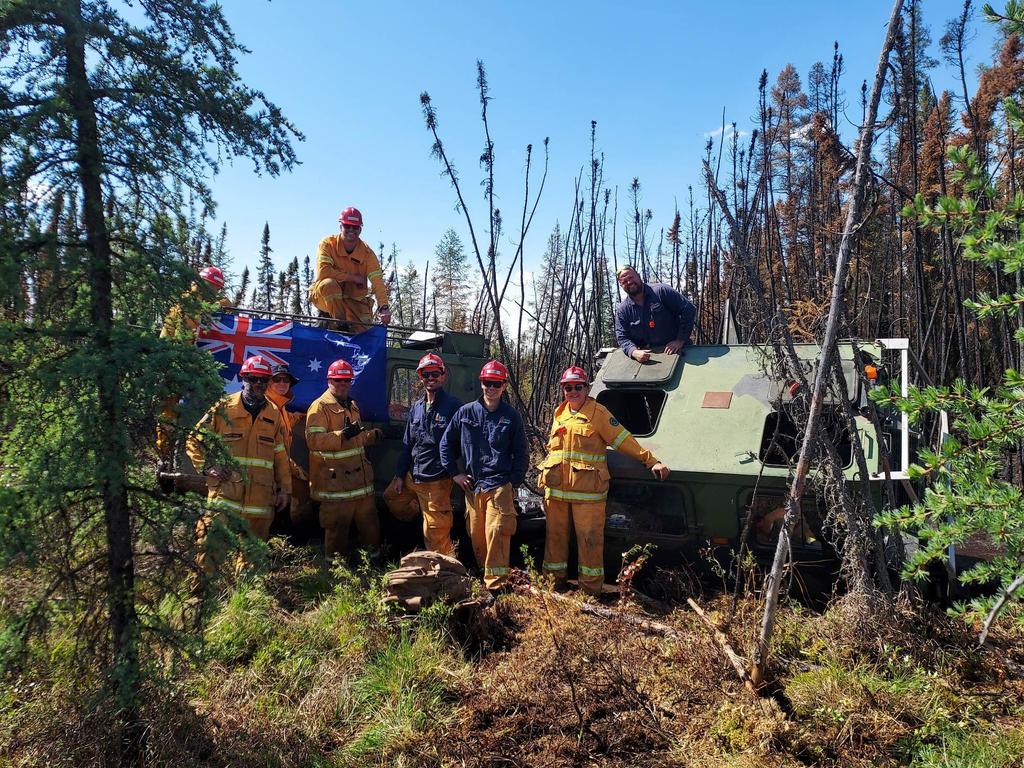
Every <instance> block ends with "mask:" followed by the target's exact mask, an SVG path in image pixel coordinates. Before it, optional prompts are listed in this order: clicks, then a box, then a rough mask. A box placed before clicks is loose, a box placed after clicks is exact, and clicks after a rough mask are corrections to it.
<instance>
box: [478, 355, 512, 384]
mask: <svg viewBox="0 0 1024 768" xmlns="http://www.w3.org/2000/svg"><path fill="white" fill-rule="evenodd" d="M480 381H508V368H506V367H505V365H504V363H499V362H498V361H497V360H488V361H487V362H486V363H484V367H483V368H481V369H480Z"/></svg>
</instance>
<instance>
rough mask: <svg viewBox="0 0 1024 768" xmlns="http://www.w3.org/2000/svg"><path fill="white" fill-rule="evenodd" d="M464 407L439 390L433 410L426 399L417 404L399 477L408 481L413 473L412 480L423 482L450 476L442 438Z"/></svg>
mask: <svg viewBox="0 0 1024 768" xmlns="http://www.w3.org/2000/svg"><path fill="white" fill-rule="evenodd" d="M461 405H462V401H461V400H459V399H458V398H456V397H453V396H452V395H449V394H448V393H447V392H445V391H444V390H443V389H439V390H437V392H436V393H435V395H434V402H433V403H432V404H431V406H430V408H429V409H428V408H427V399H426V397H422V398H420V399H419V400H417V401H416V402H415V403H413V406H412V408H411V409H410V411H409V420H408V421H407V422H406V424H405V435H404V436H403V438H402V452H401V453H400V454H399V456H398V464H397V466H396V467H395V476H396V477H402V478H404V477H405V473H406V472H409V471H411V472H412V479H413V480H415V481H416V482H417V483H421V482H424V481H427V480H437V479H438V478H439V477H442V476H444V475H445V474H446V473H445V471H444V466H443V465H442V464H441V437H442V436H443V435H444V431H445V430H446V429H447V428H448V425H449V424H450V423H451V420H452V417H453V416H454V415H455V412H456V411H457V410H459V407H460V406H461Z"/></svg>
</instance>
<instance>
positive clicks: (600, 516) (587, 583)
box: [544, 499, 605, 595]
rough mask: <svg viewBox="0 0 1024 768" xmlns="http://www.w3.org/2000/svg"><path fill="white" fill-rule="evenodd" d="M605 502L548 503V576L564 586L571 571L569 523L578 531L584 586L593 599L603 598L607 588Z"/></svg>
mask: <svg viewBox="0 0 1024 768" xmlns="http://www.w3.org/2000/svg"><path fill="white" fill-rule="evenodd" d="M604 510H605V503H604V502H603V501H598V502H588V503H586V504H580V503H577V502H569V501H562V500H560V499H544V512H545V515H546V516H547V533H546V535H545V538H544V573H546V574H551V575H552V576H554V577H555V583H556V584H558V585H561V584H564V583H565V581H566V579H567V577H568V574H567V571H568V569H569V562H568V561H569V522H570V520H571V521H572V525H573V527H574V528H575V530H576V548H577V553H578V556H579V572H580V586H581V587H582V588H583V590H584V591H585V592H586V593H587V594H589V595H600V594H601V590H602V588H603V586H604Z"/></svg>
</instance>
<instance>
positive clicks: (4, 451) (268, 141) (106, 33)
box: [0, 0, 298, 765]
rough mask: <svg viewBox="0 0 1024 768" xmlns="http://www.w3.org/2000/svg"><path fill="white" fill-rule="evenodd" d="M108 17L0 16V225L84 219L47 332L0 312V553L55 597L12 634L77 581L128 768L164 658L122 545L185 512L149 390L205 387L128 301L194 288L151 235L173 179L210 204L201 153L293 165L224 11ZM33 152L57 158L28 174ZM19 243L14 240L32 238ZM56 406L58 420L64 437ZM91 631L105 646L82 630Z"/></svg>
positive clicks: (160, 628)
mask: <svg viewBox="0 0 1024 768" xmlns="http://www.w3.org/2000/svg"><path fill="white" fill-rule="evenodd" d="M122 9H123V4H121V3H116V4H115V3H111V2H109V0H90V2H83V1H82V0H35V1H34V2H32V3H4V4H3V11H2V14H0V17H2V25H0V26H2V28H3V44H2V45H0V67H2V71H4V73H5V78H4V80H3V82H2V83H0V136H2V137H3V144H4V151H3V152H2V153H0V164H2V168H0V179H3V180H4V182H3V185H2V190H4V191H0V205H2V206H3V208H4V215H3V216H2V217H0V219H4V220H7V221H10V220H12V216H13V215H19V214H22V213H27V214H29V216H30V217H31V218H34V219H36V220H38V219H39V218H40V213H41V212H40V211H37V210H27V211H26V210H25V207H26V206H34V205H35V204H34V203H32V202H26V201H24V200H22V201H21V202H18V201H16V200H14V196H13V195H10V194H8V192H7V191H17V190H24V189H28V188H29V187H30V186H31V187H33V188H36V189H48V190H53V191H54V192H56V193H63V194H65V195H66V196H68V198H69V199H70V194H71V192H72V190H75V189H77V190H78V191H79V192H80V195H81V197H80V198H79V199H80V204H81V219H80V220H73V219H75V217H77V210H76V209H77V206H76V207H75V208H72V209H71V210H76V213H75V217H72V216H68V217H67V223H66V224H65V227H66V228H67V229H68V235H69V236H68V237H67V238H66V239H64V240H63V246H62V248H63V252H62V258H63V260H64V267H65V268H66V271H67V274H68V277H69V280H71V281H73V282H72V283H71V284H72V285H75V286H77V287H76V291H77V292H78V296H77V298H76V301H75V302H74V303H72V304H69V305H68V307H67V309H66V311H65V312H63V313H62V314H61V315H60V316H59V317H58V318H55V320H54V321H50V320H48V319H44V318H42V317H39V318H33V319H32V321H31V323H29V322H28V318H24V319H20V321H14V322H11V321H0V350H2V352H0V355H2V357H3V358H4V359H3V361H2V367H3V369H4V371H5V380H4V382H3V395H2V396H0V424H4V425H5V429H8V428H9V430H10V431H9V432H8V433H7V434H5V435H4V439H3V441H0V464H3V465H5V466H7V467H10V468H11V471H12V473H13V476H16V477H17V478H18V482H17V484H16V485H14V486H11V485H10V484H7V483H5V484H3V488H2V492H0V556H2V557H4V558H6V557H8V556H9V555H10V554H11V553H13V552H17V551H21V552H32V553H33V556H32V557H31V564H30V567H31V568H33V569H34V570H35V571H36V574H35V576H34V577H33V578H31V579H28V580H26V581H25V584H26V585H28V584H38V585H40V589H41V590H45V589H49V590H50V591H48V592H45V593H44V592H43V591H41V592H40V594H39V595H28V596H26V597H27V600H26V601H25V602H23V603H18V604H17V605H15V604H13V603H12V604H11V607H8V608H7V609H6V610H8V611H10V610H14V611H18V610H25V611H32V612H33V613H32V614H31V615H32V616H33V620H32V621H28V620H27V618H26V620H25V621H24V622H23V623H21V624H15V625H12V626H17V627H19V630H18V631H25V630H27V629H30V628H32V627H38V626H41V625H45V623H46V621H47V616H48V614H50V613H52V612H53V611H54V610H55V608H57V605H58V601H54V600H52V599H51V598H52V595H53V594H54V591H53V590H54V589H58V590H59V589H61V588H64V589H71V588H73V589H74V591H73V592H72V593H71V594H73V595H74V600H69V601H67V602H66V603H65V602H64V601H61V602H60V607H59V610H60V611H61V619H60V621H61V623H62V624H64V625H67V623H68V622H76V624H75V626H74V627H73V632H74V634H75V635H76V637H77V638H78V642H77V643H76V645H77V648H78V649H79V651H80V652H81V653H87V652H90V651H91V652H93V653H95V654H97V656H99V657H100V658H99V659H98V661H99V663H100V665H101V668H102V669H103V670H105V673H106V675H107V684H106V685H105V686H104V691H105V692H109V695H110V696H111V697H112V699H111V707H110V711H112V712H116V713H117V717H118V718H119V720H120V725H121V727H120V733H119V736H120V740H119V744H120V747H121V754H120V755H115V757H114V761H115V762H120V763H121V764H122V765H136V764H141V762H142V758H143V755H144V754H145V744H144V741H145V729H144V727H143V722H142V719H141V715H140V712H141V707H140V684H141V681H142V678H143V670H144V668H148V667H150V666H151V665H153V664H159V663H160V662H161V659H162V658H163V656H162V655H161V654H155V655H151V656H149V657H145V658H143V657H142V656H141V655H140V654H142V653H143V652H144V651H145V649H147V648H152V645H150V643H152V642H162V641H159V640H157V638H163V637H169V636H172V635H173V631H172V630H171V629H170V628H169V627H168V625H167V624H166V623H165V622H164V621H163V620H162V618H161V617H162V615H163V614H162V613H161V611H159V610H157V608H156V604H155V603H150V604H149V606H148V608H147V609H146V612H145V620H142V619H140V615H139V601H140V600H143V599H149V600H157V601H158V600H159V599H160V597H161V595H162V594H164V593H165V591H166V589H167V585H166V583H164V582H162V581H160V580H159V579H157V580H156V581H149V579H150V575H147V574H146V573H140V572H139V571H138V570H137V568H136V552H138V551H140V549H141V548H142V547H141V546H140V540H142V539H145V540H148V541H151V542H157V545H158V547H164V550H162V551H171V550H170V549H167V547H168V546H169V541H168V532H169V531H171V530H174V529H175V528H176V527H177V523H178V522H180V520H181V518H180V517H178V516H180V515H181V514H182V509H183V508H182V507H181V506H180V505H178V504H174V503H172V502H171V501H170V500H168V499H165V498H163V497H162V496H161V494H160V493H159V491H158V489H157V488H156V486H155V480H154V478H153V476H152V472H151V470H150V471H147V468H146V467H147V462H146V460H145V453H144V447H145V445H146V443H147V442H148V441H149V440H150V439H151V438H150V436H151V435H152V415H151V414H152V408H153V402H154V397H156V398H159V397H166V396H167V395H168V394H169V393H170V392H179V393H184V394H187V395H188V397H189V399H190V401H191V402H193V403H196V404H203V403H205V402H209V400H210V399H211V398H213V397H215V396H216V393H217V390H218V389H219V387H220V382H219V379H218V376H217V374H216V372H215V370H214V368H213V366H212V364H211V363H212V361H211V360H210V359H209V358H208V356H206V355H203V354H201V353H200V352H198V351H197V350H196V349H195V348H194V347H190V346H184V345H181V344H180V343H178V342H176V341H173V340H166V341H165V342H161V340H159V339H158V338H157V337H156V334H155V332H154V330H152V329H151V328H150V327H149V324H147V323H139V322H138V321H139V320H140V319H141V318H140V315H139V312H140V311H141V310H142V309H146V311H147V312H148V313H153V314H156V313H157V312H158V311H159V309H161V308H166V306H167V305H169V304H170V303H171V302H172V301H175V300H176V299H177V297H178V296H179V295H180V294H181V292H182V290H183V289H184V288H185V287H186V286H187V285H188V283H189V282H191V280H192V279H193V278H194V273H193V272H192V271H191V265H189V264H188V263H187V262H186V261H185V260H184V259H181V258H179V257H177V256H174V255H168V254H165V253H163V252H162V251H160V250H159V249H156V248H151V247H150V243H152V242H157V241H159V240H161V239H167V236H168V233H167V231H166V230H167V229H168V227H167V223H168V219H169V218H170V219H171V220H173V218H174V216H175V215H176V214H174V215H172V216H171V217H168V216H167V212H168V211H175V210H180V209H176V206H175V204H174V201H175V199H176V198H175V189H174V184H181V185H183V186H185V187H186V188H188V189H189V190H190V191H191V192H192V193H194V194H195V195H196V196H197V198H198V199H200V200H201V201H202V203H203V204H204V206H206V207H212V200H211V198H210V193H209V189H208V188H207V186H206V180H207V179H208V178H209V175H210V173H211V170H212V168H211V165H212V164H213V160H212V158H215V157H218V156H227V157H230V156H242V157H249V158H251V159H252V160H253V161H254V163H255V165H256V168H257V170H259V171H267V172H269V173H272V174H277V173H278V172H280V171H281V170H286V169H289V168H291V166H292V165H293V164H294V161H295V157H294V153H293V151H292V149H291V146H290V140H291V138H292V137H293V136H296V135H298V134H296V133H295V132H294V130H293V129H292V128H291V126H290V125H289V123H288V122H287V121H286V120H285V119H284V118H283V117H282V116H281V113H280V111H279V110H278V109H277V108H276V107H275V106H274V105H273V104H271V103H269V102H268V101H267V100H266V99H265V98H264V97H263V95H262V94H260V93H259V92H258V91H254V90H252V89H250V88H248V87H247V86H245V85H244V83H242V82H241V80H240V78H239V76H238V73H237V71H236V69H235V67H236V57H237V56H238V55H239V54H241V53H244V48H242V46H240V44H239V43H238V42H237V41H236V40H235V38H234V36H233V33H232V32H231V29H230V28H229V27H228V25H227V23H226V21H225V20H224V17H223V14H222V11H221V9H220V7H219V6H217V5H216V4H213V3H209V2H205V0H147V2H145V3H143V4H139V5H136V6H135V7H134V8H133V9H132V14H131V15H132V20H131V21H129V20H128V19H126V18H123V17H122V16H121V11H122ZM18 72H20V73H21V74H20V75H18V74H16V73H18ZM12 73H14V74H13V76H12ZM29 73H30V75H29ZM29 148H31V152H28V151H24V150H28V149H29ZM40 156H46V157H50V158H60V159H61V160H60V162H52V163H47V164H43V165H41V164H39V163H38V162H37V158H38V157H40ZM172 179H173V180H175V181H174V182H173V183H171V182H170V180H172ZM112 190H119V192H120V194H121V195H122V196H123V197H122V198H121V199H118V198H116V197H114V196H113V194H112ZM208 204H209V205H208ZM4 234H5V236H6V235H7V233H4ZM14 234H16V235H18V239H19V240H21V241H22V243H24V242H25V236H26V235H27V234H29V230H28V228H27V227H26V229H25V230H23V231H22V232H20V233H14ZM122 237H123V239H122ZM126 243H129V244H128V245H126ZM14 247H15V248H17V247H20V246H17V245H16V246H14ZM115 276H116V279H117V282H116V283H115ZM4 289H5V293H7V296H6V297H5V300H10V297H11V295H12V293H13V292H12V291H11V287H10V286H8V285H4ZM140 294H144V295H146V296H150V297H152V299H153V301H152V302H151V303H150V306H149V307H148V308H145V307H143V308H140V307H139V305H138V299H137V298H134V299H133V298H132V297H133V296H135V297H137V296H138V295H140ZM129 301H131V302H134V303H129V304H127V305H126V303H125V302H129ZM161 304H162V305H163V306H162V307H160V306H159V305H161ZM125 306H127V307H128V308H129V309H130V312H125V311H123V310H124V308H125ZM58 382H65V383H67V382H74V383H75V384H74V386H71V387H69V386H59V385H58ZM194 407H195V406H193V408H194ZM52 413H60V414H61V427H60V429H55V428H54V424H53V422H52V420H50V419H49V418H48V417H47V416H46V414H52ZM193 512H194V510H193ZM192 519H193V521H194V517H193V518H192ZM64 534H66V535H64ZM26 562H28V561H26ZM90 563H95V565H93V566H91V567H89V568H85V566H87V565H89V564H90ZM51 584H52V585H53V586H52V587H48V586H47V585H51ZM57 594H59V592H57ZM72 604H73V605H72ZM73 607H74V611H76V612H71V611H72V608H73ZM99 627H105V632H106V638H105V639H104V638H103V637H90V632H92V631H94V630H96V629H97V628H99ZM8 639H10V636H9V635H8V634H7V630H6V629H5V641H7V640H8ZM91 679H93V676H92V675H87V674H84V675H82V680H83V681H87V680H91ZM91 693H92V692H89V691H83V692H82V695H91Z"/></svg>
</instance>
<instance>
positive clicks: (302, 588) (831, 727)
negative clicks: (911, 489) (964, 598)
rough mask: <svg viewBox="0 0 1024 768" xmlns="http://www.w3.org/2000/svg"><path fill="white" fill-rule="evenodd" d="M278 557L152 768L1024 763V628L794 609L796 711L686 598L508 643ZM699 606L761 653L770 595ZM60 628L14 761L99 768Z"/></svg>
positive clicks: (10, 715) (513, 631)
mask: <svg viewBox="0 0 1024 768" xmlns="http://www.w3.org/2000/svg"><path fill="white" fill-rule="evenodd" d="M268 553H269V555H268V558H267V560H268V563H269V567H270V570H268V571H266V572H263V573H261V574H258V575H256V576H255V577H253V578H249V579H247V580H245V581H242V582H240V583H238V584H237V585H236V586H235V587H234V588H232V589H231V590H230V591H229V592H228V593H227V594H225V595H223V596H222V598H221V599H220V600H219V601H218V602H217V603H216V604H215V605H214V606H213V613H212V616H210V620H209V622H208V624H207V626H206V629H205V632H204V634H203V637H202V643H200V644H199V645H198V646H196V648H198V650H196V649H195V648H191V647H190V652H191V653H192V655H191V656H189V657H188V658H187V660H186V663H185V664H184V665H183V666H181V667H179V668H178V669H179V673H178V675H177V676H176V677H173V678H170V679H166V678H165V679H163V680H161V681H154V683H153V684H152V685H151V687H150V688H149V692H148V702H149V703H148V704H147V709H146V717H147V719H148V720H149V721H150V724H151V733H152V737H151V749H152V754H151V756H150V760H149V764H150V765H175V766H178V765H181V766H195V767H196V768H207V767H210V768H212V766H275V767H277V766H279V767H280V768H291V767H292V766H295V767H298V766H303V767H305V766H322V767H323V768H328V767H331V768H339V767H340V768H346V767H348V766H360V767H361V766H390V765H398V766H436V765H453V764H465V765H488V764H497V763H500V762H502V761H504V762H505V763H510V764H517V765H522V766H548V765H565V764H579V765H602V766H611V767H613V768H614V767H615V766H623V767H625V766H648V765H650V766H661V765H666V766H667V765H685V766H693V767H695V768H705V767H706V768H710V767H711V766H732V767H733V768H767V767H768V766H773V767H775V766H786V767H788V766H797V765H821V766H844V768H845V767H846V766H854V767H859V766H865V767H866V766H876V765H878V766H914V768H953V766H956V767H957V768H972V767H973V766H979V767H980V766H986V767H987V766H995V767H996V768H1002V766H1007V767H1008V766H1014V765H1021V764H1024V717H1022V713H1024V684H1021V682H1020V681H1019V680H1018V679H1017V677H1016V673H1015V672H1013V671H1012V670H1013V669H1014V667H1012V666H1009V667H1008V666H1006V665H1005V664H1004V662H1003V659H1007V660H1008V661H1007V662H1006V664H1012V663H1016V664H1020V663H1022V661H1024V640H1022V638H1020V637H1017V636H1012V635H1004V636H1002V638H1001V639H998V638H997V640H998V642H1000V643H1001V645H1000V647H999V650H998V652H993V653H990V654H981V653H977V652H975V651H973V650H972V649H971V647H970V638H969V637H967V636H966V635H965V634H964V633H963V632H961V631H960V630H959V629H958V628H957V625H956V623H955V622H951V621H950V620H949V619H947V618H945V617H943V616H941V615H931V614H929V613H928V612H927V611H924V610H920V609H914V610H905V609H903V608H901V609H899V610H895V611H894V612H893V613H891V614H885V615H883V614H873V613H872V612H870V611H868V610H867V608H866V607H865V606H864V605H859V604H856V603H854V602H851V601H850V600H846V599H844V600H843V601H839V602H837V603H836V604H835V605H833V606H832V607H831V608H830V609H829V610H828V611H827V612H825V613H824V614H816V613H814V612H811V611H808V610H806V609H799V608H795V607H793V606H786V607H785V608H784V609H783V610H782V611H781V612H780V616H779V623H778V634H777V638H778V642H777V644H776V646H775V648H774V652H773V656H772V667H771V672H772V674H773V676H774V677H775V679H776V680H777V681H778V682H779V684H780V694H781V695H782V697H783V700H784V702H785V703H786V705H787V706H788V712H786V713H784V712H783V710H782V709H780V708H779V707H777V706H776V707H772V706H766V705H764V704H763V702H759V701H757V700H754V699H753V698H751V697H750V696H749V694H747V693H746V691H744V689H743V688H742V686H741V685H740V684H739V682H738V681H737V680H736V677H735V673H734V672H733V670H732V668H731V667H730V666H729V665H728V663H727V662H725V661H724V660H723V658H722V655H721V651H720V649H719V648H718V646H717V645H716V643H715V641H714V640H713V639H712V638H711V637H710V635H709V633H708V631H707V629H706V628H705V627H704V626H703V625H702V624H700V623H699V622H698V621H697V620H696V619H695V617H694V615H693V614H692V613H690V612H689V611H688V610H685V609H676V610H674V611H672V612H671V613H669V614H668V615H666V616H662V617H659V619H658V620H659V621H662V622H667V623H669V624H671V625H672V626H673V627H674V628H675V629H676V630H677V631H678V632H680V633H681V634H682V635H683V637H684V638H685V641H676V640H671V639H665V638H658V637H652V636H650V635H645V634H643V633H640V632H638V631H637V630H636V629H635V628H633V627H630V626H628V625H626V624H624V623H622V622H616V621H607V620H602V619H597V618H594V617H591V616H587V615H584V614H582V613H580V612H579V611H578V610H577V608H576V607H574V606H572V605H571V604H569V605H566V604H564V603H560V602H556V601H553V600H550V599H547V600H544V601H541V600H538V599H537V598H534V597H527V596H520V595H512V596H507V597H503V598H501V599H500V600H499V602H498V603H497V605H496V606H495V607H494V608H491V609H488V611H487V612H486V613H485V616H486V619H487V620H486V621H482V622H478V623H477V624H476V625H474V626H476V627H477V628H478V631H496V632H499V633H500V637H501V641H500V642H485V641H483V639H481V638H479V637H478V638H476V640H477V641H478V642H468V641H466V637H467V635H466V633H467V625H464V624H461V623H460V620H459V618H458V613H457V612H456V611H455V610H453V609H452V608H451V607H449V606H444V605H438V606H433V607H431V608H429V609H427V610H425V611H423V612H421V613H420V614H418V615H417V616H416V617H411V618H410V617H404V616H402V615H401V613H400V612H399V611H397V610H395V609H393V608H388V607H386V606H384V605H383V604H382V602H381V599H380V598H381V596H382V595H381V574H380V573H378V572H374V571H372V570H371V569H368V568H367V567H365V566H363V567H360V568H358V569H356V570H354V571H353V570H349V569H346V568H336V569H334V570H328V569H325V568H324V567H323V566H322V564H321V563H320V561H318V560H316V559H315V558H313V557H311V556H310V553H308V552H303V551H300V550H296V549H294V548H289V547H286V546H283V545H281V544H280V542H272V543H271V546H270V547H269V549H268ZM707 608H708V611H709V613H711V614H712V615H714V616H716V617H718V618H719V619H720V620H722V621H723V622H724V621H725V618H724V617H728V616H733V618H732V624H731V630H729V631H728V634H729V636H730V640H731V641H732V643H733V645H734V646H735V647H736V648H737V650H738V651H739V652H740V653H741V654H749V652H750V640H751V635H750V633H749V632H748V628H749V627H752V626H755V625H756V621H755V620H754V618H756V615H757V613H758V610H757V609H758V606H757V605H756V603H754V602H753V601H749V602H748V601H741V602H740V603H739V605H738V608H737V611H736V613H735V614H733V613H732V612H731V611H730V609H729V601H728V598H725V597H720V598H713V599H712V600H710V601H708V602H707ZM633 610H635V609H633ZM872 617H874V618H872ZM871 622H875V623H874V624H872V623H871ZM480 628H483V629H480ZM52 631H53V634H51V635H50V636H48V637H42V638H37V640H35V641H34V644H33V646H32V648H31V649H30V653H29V655H28V661H27V662H26V666H24V667H23V668H22V669H21V670H20V673H19V674H14V675H10V676H9V677H8V678H7V679H6V681H5V682H4V684H3V685H0V754H3V755H4V764H5V765H6V764H11V765H15V766H22V765H24V766H28V765H42V764H46V765H54V766H72V765H103V764H105V763H104V761H105V759H106V757H105V756H106V755H108V754H109V751H110V748H111V742H110V734H111V733H113V728H112V722H113V720H112V717H111V714H110V712H109V711H108V710H106V709H104V708H103V706H102V699H101V698H99V697H97V696H95V695H93V696H89V695H86V696H83V695H82V691H83V689H88V690H98V680H99V677H98V676H97V675H96V674H94V671H90V670H83V669H81V668H80V667H78V666H77V662H75V661H74V659H75V657H74V655H73V654H71V653H70V651H69V647H71V644H72V643H73V637H70V636H69V635H68V633H67V632H66V630H64V629H62V628H61V627H59V626H54V627H53V629H52ZM492 639H493V638H492ZM464 642H465V644H463V643H464ZM157 682H159V684H157Z"/></svg>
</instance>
